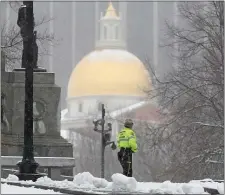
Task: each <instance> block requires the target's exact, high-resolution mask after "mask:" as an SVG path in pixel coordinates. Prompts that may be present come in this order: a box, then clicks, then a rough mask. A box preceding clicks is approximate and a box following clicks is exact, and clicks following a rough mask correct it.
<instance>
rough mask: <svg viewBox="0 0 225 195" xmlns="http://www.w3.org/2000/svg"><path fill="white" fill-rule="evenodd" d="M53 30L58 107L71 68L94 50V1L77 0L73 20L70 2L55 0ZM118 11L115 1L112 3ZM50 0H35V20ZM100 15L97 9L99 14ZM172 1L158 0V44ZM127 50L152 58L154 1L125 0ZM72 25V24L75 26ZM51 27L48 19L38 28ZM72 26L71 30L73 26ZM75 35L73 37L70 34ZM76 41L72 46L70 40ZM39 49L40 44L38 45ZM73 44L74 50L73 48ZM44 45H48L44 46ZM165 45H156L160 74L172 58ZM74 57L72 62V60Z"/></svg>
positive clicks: (3, 9)
mask: <svg viewBox="0 0 225 195" xmlns="http://www.w3.org/2000/svg"><path fill="white" fill-rule="evenodd" d="M5 4H6V3H5V2H1V25H2V24H3V21H5V20H6V15H7V14H6V5H5ZM53 5H54V9H53V11H54V20H52V21H53V26H54V34H55V37H56V39H57V40H59V42H58V43H59V44H57V45H55V46H54V49H53V72H55V76H56V84H57V85H59V86H60V87H62V90H61V107H62V109H64V108H66V96H67V85H68V81H69V77H70V74H71V71H72V69H73V68H74V67H75V66H76V64H77V63H78V62H79V61H80V60H81V59H82V57H84V56H85V55H87V54H88V53H89V52H91V51H93V50H94V48H95V37H96V35H95V27H96V22H95V3H94V2H76V4H75V19H74V23H73V22H72V21H73V20H72V15H73V11H74V10H73V6H72V2H54V3H53ZM107 5H108V3H107V2H100V3H99V11H101V12H104V11H105V9H106V8H107ZM113 5H114V7H115V8H116V9H117V13H118V7H119V5H118V2H114V3H113ZM49 10H50V6H49V2H34V14H35V20H36V21H38V20H40V19H41V18H42V17H43V16H45V17H46V18H48V17H50V16H49V15H50V14H49V13H50V11H49ZM98 15H100V13H99V14H98ZM173 15H174V14H173V2H158V31H159V33H158V35H159V44H160V43H161V42H160V40H162V39H163V37H164V34H165V32H166V29H165V20H169V21H170V22H172V21H173ZM9 18H10V24H11V25H14V24H16V19H17V12H16V11H13V10H11V11H10V15H9ZM126 18H127V24H126V25H127V29H126V35H127V50H128V51H129V52H132V53H133V54H135V55H136V56H137V57H139V58H140V59H141V60H142V61H143V62H144V61H145V58H146V56H147V57H148V58H149V59H150V61H151V62H152V61H153V42H154V36H153V29H154V26H153V2H127V17H126ZM74 25H75V26H74ZM49 28H50V22H48V23H45V24H42V25H41V26H39V27H38V28H37V30H38V31H39V32H43V31H44V30H46V29H49ZM73 28H74V29H75V33H74V34H73V33H72V32H73V31H72V29H73ZM73 36H75V37H74V38H75V39H72V37H73ZM73 40H74V42H75V47H73V45H72V42H73ZM39 48H40V50H42V49H43V48H42V47H41V46H39ZM73 48H75V51H74V52H73V51H72V50H73ZM47 49H49V48H48V47H47ZM169 52H170V50H169V49H168V48H159V52H158V53H159V56H158V64H157V67H155V69H156V70H157V73H159V74H160V75H162V74H164V73H166V72H167V71H168V70H169V69H170V67H171V63H172V60H171V59H170V57H169ZM73 58H74V61H75V62H74V63H73ZM38 64H39V66H42V67H45V68H47V69H48V70H49V56H41V57H40V58H39V63H38Z"/></svg>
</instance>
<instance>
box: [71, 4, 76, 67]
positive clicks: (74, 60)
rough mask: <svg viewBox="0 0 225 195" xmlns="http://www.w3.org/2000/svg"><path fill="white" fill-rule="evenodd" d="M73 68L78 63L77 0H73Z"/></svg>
mask: <svg viewBox="0 0 225 195" xmlns="http://www.w3.org/2000/svg"><path fill="white" fill-rule="evenodd" d="M71 3H72V6H71V7H72V12H71V13H72V25H71V26H72V37H71V38H72V54H71V57H72V67H71V68H72V70H73V68H74V66H75V64H76V1H72V2H71Z"/></svg>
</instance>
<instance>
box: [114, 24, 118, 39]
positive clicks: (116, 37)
mask: <svg viewBox="0 0 225 195" xmlns="http://www.w3.org/2000/svg"><path fill="white" fill-rule="evenodd" d="M115 39H119V28H118V26H117V25H116V26H115Z"/></svg>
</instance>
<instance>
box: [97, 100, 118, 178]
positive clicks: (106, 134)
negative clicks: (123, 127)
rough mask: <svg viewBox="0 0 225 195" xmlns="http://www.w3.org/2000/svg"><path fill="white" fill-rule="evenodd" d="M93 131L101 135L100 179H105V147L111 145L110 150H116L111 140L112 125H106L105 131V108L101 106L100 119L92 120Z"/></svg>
mask: <svg viewBox="0 0 225 195" xmlns="http://www.w3.org/2000/svg"><path fill="white" fill-rule="evenodd" d="M93 123H94V131H96V132H98V133H101V178H105V147H106V146H108V145H110V144H112V146H111V148H112V149H113V150H115V149H116V145H115V142H114V141H110V139H111V131H112V124H111V123H108V124H107V125H108V129H107V130H105V107H104V104H102V118H101V119H98V120H94V121H93ZM99 125H100V126H101V130H99V129H98V126H99Z"/></svg>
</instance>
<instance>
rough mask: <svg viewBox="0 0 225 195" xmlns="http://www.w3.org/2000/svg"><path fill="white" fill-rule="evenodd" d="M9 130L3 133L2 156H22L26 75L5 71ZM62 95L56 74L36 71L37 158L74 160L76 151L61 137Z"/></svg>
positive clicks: (35, 119) (35, 142) (35, 129)
mask: <svg viewBox="0 0 225 195" xmlns="http://www.w3.org/2000/svg"><path fill="white" fill-rule="evenodd" d="M1 76H2V77H1V87H2V92H3V93H4V94H5V97H6V106H7V108H6V117H7V119H8V122H9V129H10V130H9V131H8V132H6V131H4V130H3V131H2V132H1V155H4V156H9V155H10V156H22V152H23V138H24V98H25V88H24V87H25V85H24V82H25V72H24V71H14V72H5V71H2V72H1ZM60 93H61V88H60V87H59V86H57V85H55V75H54V73H48V72H34V109H33V110H34V130H33V131H34V155H35V156H43V157H45V156H46V157H47V156H48V157H51V156H52V157H57V156H59V157H72V156H73V148H72V145H71V144H69V143H68V142H67V141H66V140H65V139H63V138H62V137H61V136H60V128H61V126H60V118H61V115H60V114H61V109H60Z"/></svg>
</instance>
